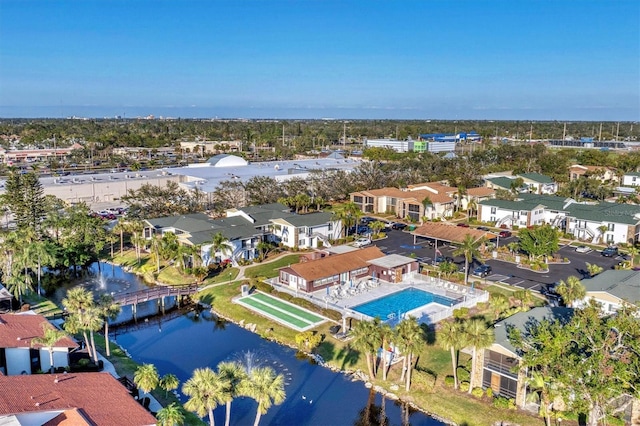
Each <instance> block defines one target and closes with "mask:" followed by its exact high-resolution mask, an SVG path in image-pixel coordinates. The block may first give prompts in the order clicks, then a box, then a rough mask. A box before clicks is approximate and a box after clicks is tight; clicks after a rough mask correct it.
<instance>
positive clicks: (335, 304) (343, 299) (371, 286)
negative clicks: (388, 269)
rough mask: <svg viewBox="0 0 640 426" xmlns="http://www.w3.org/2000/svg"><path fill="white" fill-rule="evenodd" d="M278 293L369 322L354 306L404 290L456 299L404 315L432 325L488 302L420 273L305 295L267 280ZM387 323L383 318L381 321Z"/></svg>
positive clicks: (367, 280)
mask: <svg viewBox="0 0 640 426" xmlns="http://www.w3.org/2000/svg"><path fill="white" fill-rule="evenodd" d="M269 283H270V284H271V285H273V286H274V287H275V288H276V289H277V290H278V291H284V292H287V293H290V294H293V295H296V296H297V297H303V298H306V299H309V300H311V301H312V302H313V303H315V304H316V305H319V306H322V307H325V308H332V309H335V310H338V311H340V312H342V314H343V316H346V317H351V318H358V319H368V318H369V317H368V316H367V315H364V314H362V313H360V312H356V311H354V310H353V309H352V308H353V307H354V306H358V305H361V304H363V303H367V302H370V301H372V300H375V299H379V298H381V297H385V296H388V295H390V294H392V293H396V292H398V291H401V290H404V289H407V288H411V287H413V288H416V289H419V290H424V291H428V292H429V293H432V294H437V295H440V296H444V297H447V298H449V299H453V300H455V302H454V305H453V306H451V307H445V306H443V305H440V304H438V303H429V304H427V305H424V306H421V307H419V308H416V309H414V310H412V311H409V312H407V313H406V314H405V315H407V316H409V315H410V316H413V317H416V318H418V321H420V322H425V323H429V324H431V323H435V322H437V321H440V320H441V319H444V318H447V317H449V316H451V315H452V312H453V309H455V308H459V307H463V306H464V307H471V306H475V304H476V303H478V302H484V301H486V300H488V293H487V292H485V291H483V290H478V289H472V288H471V287H466V286H464V285H460V284H454V283H450V282H448V281H445V280H441V279H438V278H436V277H427V276H424V275H420V274H412V275H409V276H407V277H405V279H403V281H401V282H399V283H387V282H385V281H381V280H380V281H377V280H374V279H371V278H365V279H362V280H358V281H354V282H353V283H344V284H343V285H341V286H335V287H333V288H332V289H330V291H329V294H327V290H326V289H323V290H319V291H316V292H313V293H305V292H301V291H298V292H296V291H295V290H294V289H291V288H289V287H286V286H282V285H279V284H278V283H277V278H274V279H272V280H269ZM382 319H383V320H386V318H382Z"/></svg>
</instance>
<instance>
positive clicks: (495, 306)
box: [489, 293, 509, 319]
mask: <svg viewBox="0 0 640 426" xmlns="http://www.w3.org/2000/svg"><path fill="white" fill-rule="evenodd" d="M489 306H490V308H491V310H493V314H494V316H495V319H498V318H500V315H501V314H502V313H503V312H504V311H506V310H507V309H509V299H508V298H507V296H505V295H504V294H500V293H494V294H491V295H490V296H489Z"/></svg>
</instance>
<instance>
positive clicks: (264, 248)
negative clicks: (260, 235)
mask: <svg viewBox="0 0 640 426" xmlns="http://www.w3.org/2000/svg"><path fill="white" fill-rule="evenodd" d="M271 247H272V246H271V244H269V243H268V242H266V241H260V242H259V243H258V244H257V245H256V250H258V259H259V260H260V261H263V260H264V258H265V257H266V256H267V254H268V253H269V251H270V250H271Z"/></svg>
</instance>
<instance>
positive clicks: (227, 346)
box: [82, 264, 443, 426]
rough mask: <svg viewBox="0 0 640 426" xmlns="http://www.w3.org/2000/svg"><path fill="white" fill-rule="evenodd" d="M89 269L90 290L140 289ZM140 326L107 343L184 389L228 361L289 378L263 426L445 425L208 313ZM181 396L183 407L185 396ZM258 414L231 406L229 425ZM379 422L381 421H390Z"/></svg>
mask: <svg viewBox="0 0 640 426" xmlns="http://www.w3.org/2000/svg"><path fill="white" fill-rule="evenodd" d="M91 270H92V271H93V272H94V274H93V275H92V276H91V277H89V278H88V279H86V280H85V282H83V283H82V285H83V286H85V287H87V288H89V289H91V290H94V291H98V292H100V291H105V292H114V293H115V292H120V291H124V292H127V291H136V290H139V289H142V288H145V285H144V283H143V282H142V280H140V279H139V278H138V277H136V276H135V275H134V274H130V273H127V272H124V271H123V270H122V269H121V268H119V267H117V266H113V267H112V266H111V265H105V264H102V265H101V271H102V276H103V278H102V279H101V278H100V274H99V273H98V268H97V264H94V265H92V268H91ZM158 320H159V321H158ZM140 324H141V325H142V326H141V327H139V328H137V329H133V330H129V331H126V332H123V331H117V329H116V330H115V335H112V338H113V339H114V340H115V341H116V342H117V343H118V344H120V345H121V346H122V347H123V348H125V349H126V350H127V351H128V352H129V354H130V355H131V357H132V358H133V359H134V360H135V361H136V362H138V363H152V364H154V365H155V366H156V367H157V368H158V371H159V373H160V375H164V374H167V373H172V374H175V375H176V376H177V377H178V378H179V380H180V383H181V386H182V384H183V383H184V382H185V381H187V380H188V379H189V378H190V377H191V375H192V372H193V370H194V369H196V368H202V367H211V368H213V369H215V367H216V366H217V365H218V363H220V362H221V361H228V360H238V361H242V362H243V363H245V364H246V363H251V364H252V365H254V366H255V365H262V366H271V367H273V368H274V369H275V370H276V371H277V372H278V373H282V374H283V375H284V376H285V379H286V386H285V391H286V400H285V402H284V403H283V404H282V405H279V406H273V407H271V408H270V409H269V411H268V412H267V413H266V414H265V415H263V416H262V419H261V422H260V424H262V425H287V426H288V425H296V426H298V425H300V426H303V425H319V426H324V425H331V426H341V425H369V424H371V425H375V424H388V425H405V424H411V425H429V426H432V425H442V424H443V423H442V422H440V421H437V420H435V419H433V418H431V417H429V416H427V415H425V414H423V413H421V412H413V411H411V412H410V411H408V410H409V409H408V408H407V407H406V406H403V405H402V404H400V403H398V402H395V401H391V400H384V399H383V398H382V396H381V395H379V394H376V393H375V392H373V391H371V390H369V389H367V388H366V387H365V386H364V383H362V382H360V381H351V380H350V379H349V378H348V377H347V376H345V375H344V374H341V373H335V372H333V371H331V370H329V369H327V368H324V367H321V366H319V365H317V364H315V363H312V362H310V361H309V360H307V359H299V358H297V357H296V352H297V351H295V350H294V349H291V348H288V347H285V346H281V345H278V344H276V343H273V342H270V341H267V340H264V339H262V338H260V337H259V336H258V335H256V334H254V333H251V332H249V331H247V330H245V329H243V328H241V327H239V326H236V325H235V324H232V323H228V322H225V321H219V320H217V318H216V317H215V315H213V314H211V313H210V312H208V311H203V312H195V311H192V312H189V313H187V314H185V315H182V316H179V317H177V318H173V319H168V320H167V321H164V320H163V319H162V317H156V318H154V320H153V321H150V322H149V323H148V324H149V326H144V324H145V322H144V321H142V322H141V323H140ZM122 330H125V329H122ZM394 368H398V366H395V367H394ZM179 397H180V398H181V400H182V401H183V402H184V401H186V398H185V397H184V396H183V395H182V394H179ZM256 408H257V404H256V402H255V401H253V400H252V399H249V398H239V399H237V400H234V402H233V404H232V407H231V424H232V425H252V424H253V421H254V418H255V412H256ZM382 412H384V416H382V414H381V413H382ZM224 416H225V407H224V406H221V407H218V408H217V409H216V410H215V420H216V423H217V424H224ZM381 417H386V419H387V422H386V423H385V422H383V421H382V420H381ZM403 419H404V421H403Z"/></svg>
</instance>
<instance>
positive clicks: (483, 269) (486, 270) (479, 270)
mask: <svg viewBox="0 0 640 426" xmlns="http://www.w3.org/2000/svg"><path fill="white" fill-rule="evenodd" d="M490 273H491V266H489V265H486V264H485V265H480V266H478V267H476V268H475V269H474V270H473V275H476V276H478V277H480V278H484V277H486V276H487V275H489V274H490Z"/></svg>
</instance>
